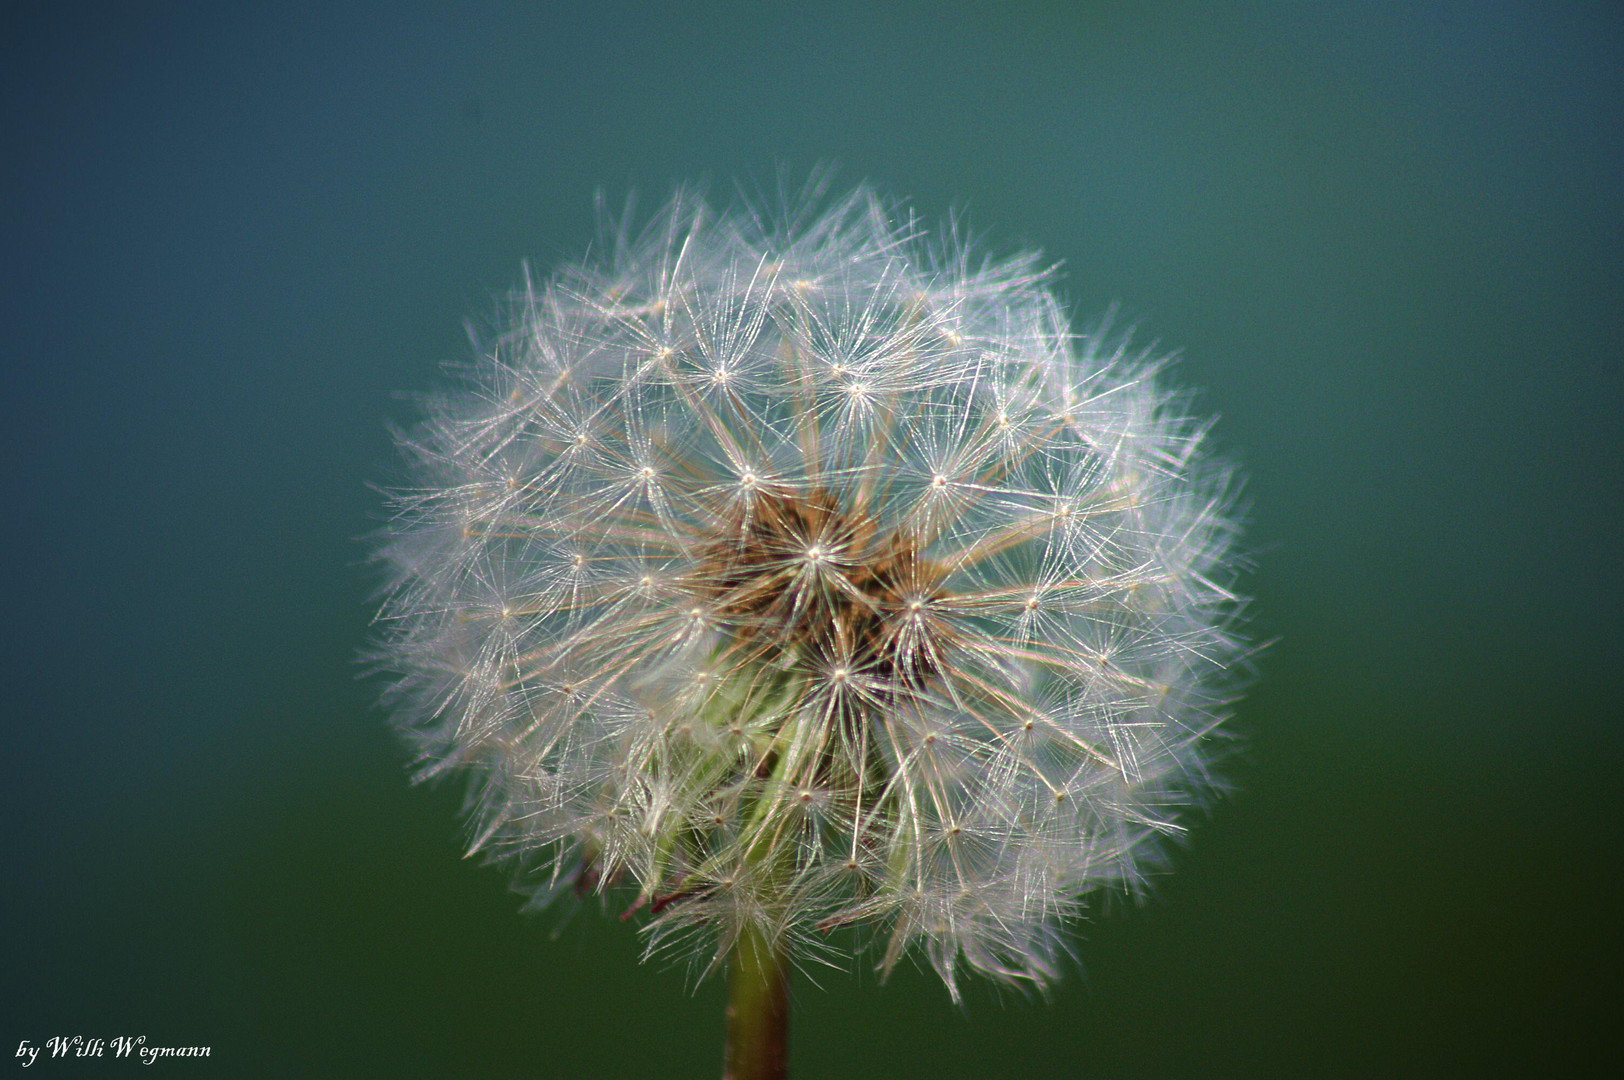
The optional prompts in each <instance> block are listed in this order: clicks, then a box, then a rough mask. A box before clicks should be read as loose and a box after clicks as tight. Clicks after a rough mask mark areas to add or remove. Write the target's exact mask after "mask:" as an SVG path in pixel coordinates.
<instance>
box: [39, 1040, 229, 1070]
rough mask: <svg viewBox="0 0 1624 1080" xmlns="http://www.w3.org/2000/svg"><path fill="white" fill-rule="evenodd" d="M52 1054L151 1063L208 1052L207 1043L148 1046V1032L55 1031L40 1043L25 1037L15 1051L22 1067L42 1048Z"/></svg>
mask: <svg viewBox="0 0 1624 1080" xmlns="http://www.w3.org/2000/svg"><path fill="white" fill-rule="evenodd" d="M41 1050H43V1051H45V1057H46V1058H47V1059H50V1058H69V1057H76V1058H100V1057H111V1058H130V1059H131V1060H139V1061H140V1062H141V1064H143V1065H151V1064H153V1063H154V1062H156V1061H157V1060H158V1059H159V1058H204V1057H208V1056H209V1048H208V1047H207V1046H148V1045H147V1037H146V1036H145V1035H115V1036H113V1037H112V1038H111V1039H103V1038H93V1037H91V1036H88V1035H52V1036H51V1037H50V1038H49V1039H46V1040H45V1043H44V1044H43V1045H41V1046H36V1045H34V1044H33V1043H31V1042H29V1041H28V1040H27V1039H24V1040H23V1041H22V1043H21V1044H20V1045H18V1047H17V1053H16V1054H15V1055H14V1056H15V1057H16V1058H17V1059H18V1060H19V1061H20V1062H21V1064H22V1066H23V1068H25V1069H26V1068H28V1066H30V1065H32V1064H34V1062H35V1061H36V1060H37V1059H38V1058H39V1055H40V1051H41Z"/></svg>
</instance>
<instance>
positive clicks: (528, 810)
mask: <svg viewBox="0 0 1624 1080" xmlns="http://www.w3.org/2000/svg"><path fill="white" fill-rule="evenodd" d="M821 206H822V208H821V209H815V210H814V209H808V208H805V207H791V208H790V209H789V210H788V211H787V212H785V213H782V214H777V215H775V214H772V213H769V212H767V211H765V210H763V209H762V208H760V207H746V208H744V209H743V210H741V211H738V212H734V213H730V214H718V213H716V212H714V211H712V210H711V209H710V208H709V207H708V206H706V205H705V204H704V203H703V202H701V201H699V200H698V199H696V198H694V197H691V196H689V195H687V194H680V195H678V196H677V197H676V198H675V199H673V201H672V202H671V203H670V204H669V205H668V206H666V207H665V208H664V209H663V210H662V211H660V212H659V213H658V214H657V215H656V216H655V218H654V219H653V220H652V221H651V222H650V223H649V224H648V225H647V226H646V227H645V228H644V229H643V230H642V231H641V232H640V233H638V234H636V235H634V234H633V233H632V232H631V231H630V224H631V223H629V222H621V223H618V224H617V225H616V226H615V228H614V229H613V230H612V231H611V233H610V236H609V240H608V241H607V242H606V244H605V245H604V246H603V249H602V250H601V251H599V252H598V253H597V254H596V255H595V256H594V257H593V258H592V259H591V260H589V261H587V262H585V263H583V264H581V265H577V266H572V267H566V268H565V269H563V270H561V271H560V272H558V273H557V274H556V275H555V276H554V277H553V278H551V279H550V280H548V281H546V282H545V283H535V284H532V283H530V282H529V281H528V279H527V282H526V284H525V286H524V287H523V288H521V289H520V290H519V291H518V292H516V293H515V294H514V295H513V297H512V298H511V300H510V302H509V304H508V306H507V309H506V311H507V314H506V318H505V320H504V321H503V322H502V323H501V325H500V326H499V327H498V328H497V330H496V332H495V333H494V334H493V335H492V336H491V337H490V338H489V340H487V341H486V342H485V343H484V345H483V346H482V348H481V350H480V351H479V354H478V355H477V357H476V358H475V359H474V361H473V362H472V363H471V364H469V365H468V366H467V368H466V370H465V371H464V373H463V375H464V378H463V380H462V382H461V384H460V385H459V386H458V387H457V388H456V389H455V390H453V391H452V392H450V393H447V394H445V395H444V396H443V397H441V398H440V399H438V400H437V401H436V402H435V403H434V404H433V405H432V407H431V408H430V410H429V413H428V416H427V418H426V419H425V420H424V421H423V423H422V424H421V425H420V427H419V428H418V429H417V430H415V431H413V432H411V433H409V434H408V435H406V436H404V437H403V438H402V440H401V448H402V452H403V453H404V455H405V457H406V459H407V461H408V469H409V477H410V479H409V481H408V483H407V484H406V485H405V486H402V487H400V488H398V489H397V490H396V491H394V493H393V495H392V508H393V517H392V520H391V523H390V525H389V526H388V528H387V529H386V530H385V536H384V539H383V541H382V544H381V546H380V552H379V558H380V560H381V562H382V563H383V564H384V566H385V567H386V572H387V576H388V583H387V592H386V598H385V600H384V603H383V607H382V611H381V617H380V625H381V627H382V629H381V631H380V634H379V638H378V642H377V645H376V648H375V654H376V657H377V660H378V664H379V666H380V667H381V668H382V669H384V670H385V671H386V672H387V673H388V674H389V676H390V683H389V689H388V690H387V692H386V696H387V701H388V703H389V705H390V706H391V708H392V710H393V712H394V714H395V716H396V718H397V723H398V726H399V727H400V728H401V730H402V731H403V732H405V733H406V734H407V736H408V737H409V738H410V740H411V741H412V743H413V744H414V746H415V748H416V750H417V753H418V755H419V762H420V771H421V773H422V775H423V776H435V775H440V774H444V773H447V772H459V773H463V774H465V775H467V776H468V777H469V778H471V780H472V781H473V785H474V796H473V800H472V810H471V828H472V834H473V836H474V837H475V844H474V846H475V847H476V848H478V849H480V850H483V851H486V852H488V853H490V854H492V855H494V856H496V857H501V858H506V859H510V860H512V861H514V862H515V863H516V864H518V866H520V867H521V868H522V870H523V873H522V874H521V877H520V881H521V883H524V884H525V887H527V888H529V889H531V890H532V891H533V892H534V893H535V895H536V899H537V902H538V903H539V902H542V901H544V900H546V899H547V898H548V897H550V896H552V895H553V894H554V893H556V892H558V891H559V889H560V884H559V883H560V882H564V883H565V884H569V883H573V885H574V887H575V890H576V891H578V892H580V891H590V890H606V889H611V888H615V887H618V886H621V885H625V886H628V887H629V888H632V889H635V890H636V892H637V893H638V895H639V897H640V899H639V903H640V904H646V905H647V908H648V910H649V911H650V912H652V915H651V918H650V921H649V923H648V932H649V934H650V945H651V949H656V950H657V949H661V948H664V947H667V946H669V947H674V948H676V947H682V943H688V945H690V946H693V947H695V948H697V949H699V950H701V955H703V956H708V957H709V958H710V959H711V960H712V962H714V961H716V960H719V959H720V958H721V957H722V956H724V955H725V954H726V953H727V952H728V950H729V949H730V948H731V947H732V944H733V943H734V942H735V941H736V940H738V939H739V937H740V935H741V934H744V933H747V932H750V933H768V934H770V936H772V937H774V938H777V939H779V940H781V941H783V942H787V943H792V944H797V943H798V944H805V943H809V942H816V941H819V940H821V933H819V932H821V931H827V930H829V929H830V928H833V927H837V926H841V927H843V926H858V927H862V928H864V931H865V933H866V937H865V939H864V940H868V941H872V942H874V943H875V944H876V946H877V950H878V953H879V963H880V966H881V967H882V969H884V970H889V969H890V968H891V967H892V966H894V964H895V963H897V962H898V961H899V959H900V958H902V957H903V956H906V955H909V954H910V953H914V954H915V955H919V956H922V957H923V958H925V959H926V960H927V961H928V962H929V963H930V964H931V965H932V966H933V967H934V968H935V969H936V970H937V971H938V972H939V973H940V974H941V976H942V978H943V980H944V981H945V982H946V984H947V986H948V988H949V990H950V991H951V992H953V993H954V994H955V996H956V995H957V993H958V989H957V988H958V982H957V979H958V976H959V974H960V973H961V972H962V971H964V970H970V971H974V972H978V973H981V974H984V975H987V976H990V977H992V978H994V979H998V980H1001V981H1005V982H1011V983H1017V984H1027V985H1043V984H1045V983H1047V982H1049V981H1050V980H1052V979H1053V978H1055V977H1056V976H1057V974H1058V971H1059V966H1058V965H1059V963H1060V961H1061V960H1062V958H1063V956H1064V954H1065V938H1064V935H1063V933H1062V930H1061V928H1062V926H1063V924H1064V923H1065V921H1066V920H1067V919H1068V918H1070V917H1072V916H1074V915H1075V914H1076V913H1077V912H1078V911H1079V910H1080V908H1081V905H1082V904H1083V902H1084V901H1085V899H1086V898H1087V897H1088V896H1089V895H1090V894H1091V893H1093V892H1095V891H1096V890H1099V889H1101V888H1107V887H1126V888H1129V889H1137V888H1139V887H1141V886H1142V884H1143V882H1144V880H1145V877H1146V874H1147V873H1148V872H1149V871H1150V870H1152V869H1153V868H1155V867H1156V866H1158V865H1159V861H1160V858H1161V855H1160V849H1161V847H1162V845H1163V844H1164V843H1165V841H1166V840H1167V839H1168V838H1171V837H1175V836H1177V835H1179V834H1180V833H1181V831H1182V828H1183V826H1182V825H1181V815H1182V813H1183V812H1184V811H1185V810H1186V809H1187V808H1188V807H1190V806H1191V805H1193V804H1195V803H1198V802H1199V801H1200V800H1201V799H1202V798H1204V797H1205V796H1206V795H1207V794H1208V793H1209V792H1210V791H1211V790H1212V787H1213V784H1214V781H1213V780H1212V776H1213V769H1212V766H1213V762H1214V759H1215V758H1216V756H1217V754H1218V751H1219V750H1220V748H1221V745H1222V743H1221V733H1222V725H1223V722H1224V721H1225V719H1226V717H1227V713H1228V709H1229V704H1230V699H1231V694H1232V690H1233V687H1234V685H1235V683H1234V680H1233V679H1232V678H1230V677H1229V676H1228V675H1227V674H1226V673H1227V672H1228V671H1229V670H1231V669H1232V668H1233V667H1234V666H1236V663H1237V661H1238V658H1239V657H1240V656H1241V655H1242V650H1243V642H1242V640H1241V639H1240V637H1239V636H1238V633H1237V630H1236V621H1237V617H1238V609H1239V606H1240V602H1239V600H1238V599H1237V597H1236V595H1235V592H1234V590H1233V587H1232V579H1233V578H1234V576H1235V558H1234V556H1233V554H1232V547H1233V541H1234V536H1235V522H1234V512H1233V490H1234V484H1233V482H1232V479H1231V476H1230V474H1229V473H1228V471H1227V470H1225V469H1224V468H1223V467H1222V466H1221V465H1218V464H1215V463H1214V462H1213V461H1212V460H1211V459H1210V458H1209V457H1207V456H1206V455H1205V454H1204V453H1203V450H1202V440H1203V436H1204V434H1205V432H1206V430H1207V429H1206V427H1205V426H1203V425H1200V424H1198V423H1196V422H1195V421H1193V420H1192V419H1190V418H1189V417H1187V416H1186V415H1185V411H1184V410H1185V403H1186V398H1184V397H1183V396H1181V395H1180V394H1178V393H1176V392H1174V391H1172V390H1170V389H1169V388H1168V387H1167V385H1166V383H1165V380H1164V375H1163V372H1162V365H1161V364H1160V363H1158V361H1157V358H1155V357H1153V356H1151V355H1149V354H1145V353H1134V352H1132V351H1130V349H1129V348H1128V346H1127V344H1126V342H1125V340H1123V339H1121V338H1119V337H1113V336H1111V335H1110V334H1109V333H1108V332H1107V331H1104V330H1102V331H1100V332H1097V333H1091V334H1079V333H1076V332H1074V331H1073V330H1072V329H1071V327H1070V326H1069V324H1068V322H1067V320H1066V318H1065V316H1064V314H1063V313H1062V311H1061V310H1060V307H1059V305H1058V303H1057V302H1056V300H1055V298H1054V295H1053V293H1052V292H1051V291H1050V288H1049V284H1048V275H1047V273H1046V272H1045V271H1044V270H1043V268H1042V267H1041V266H1040V265H1039V264H1038V262H1037V260H1036V257H1035V256H1032V255H1022V256H1018V257H1015V258H1011V259H1006V260H1002V261H999V260H991V259H985V260H984V259H979V258H978V257H976V256H974V255H973V254H972V252H971V251H969V250H968V249H967V248H966V247H964V246H963V245H962V244H960V243H959V242H958V241H957V240H956V239H954V238H953V236H952V234H951V233H949V234H948V237H947V239H945V240H943V241H940V242H937V243H931V242H928V241H927V239H926V238H924V237H922V236H921V235H919V234H917V233H916V231H915V230H914V226H913V225H912V223H911V222H912V219H911V218H909V217H908V216H906V215H904V214H902V213H900V212H899V211H898V209H897V208H896V207H894V206H890V205H888V204H886V203H884V202H882V201H880V200H879V199H877V198H876V197H875V196H874V195H873V194H872V193H870V192H869V191H867V190H866V189H859V190H857V191H855V192H853V193H851V194H850V195H847V196H845V197H844V198H841V199H838V200H835V201H833V202H825V203H823V204H821ZM493 615H495V616H497V617H492V616H493ZM808 947H810V946H808Z"/></svg>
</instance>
